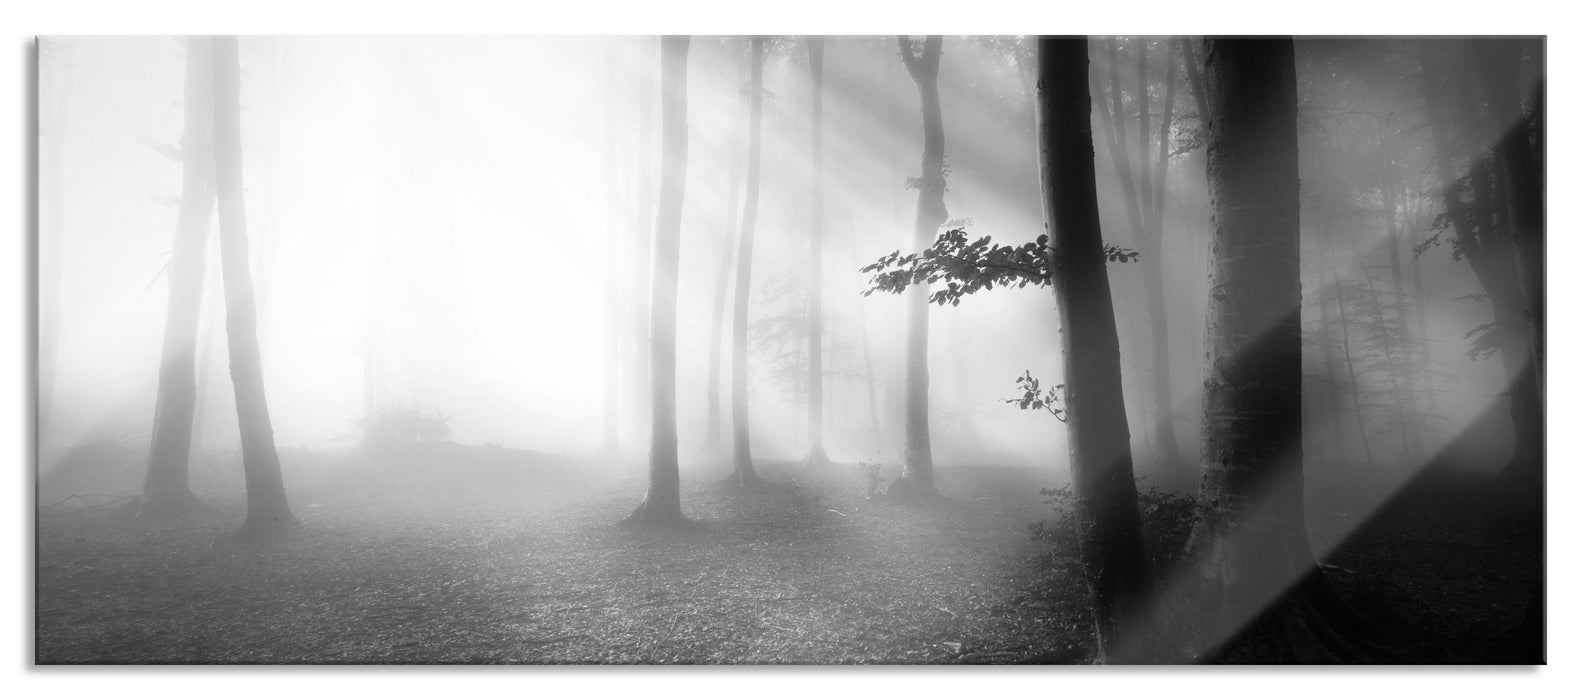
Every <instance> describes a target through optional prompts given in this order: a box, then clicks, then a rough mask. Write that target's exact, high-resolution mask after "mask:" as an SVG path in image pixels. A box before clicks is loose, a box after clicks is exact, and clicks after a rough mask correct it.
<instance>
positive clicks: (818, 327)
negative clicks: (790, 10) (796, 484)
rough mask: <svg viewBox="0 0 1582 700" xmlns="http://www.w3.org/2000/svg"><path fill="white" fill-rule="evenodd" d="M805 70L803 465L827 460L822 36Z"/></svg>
mask: <svg viewBox="0 0 1582 700" xmlns="http://www.w3.org/2000/svg"><path fill="white" fill-rule="evenodd" d="M807 62H808V73H809V74H810V75H811V76H812V83H813V95H812V98H811V99H810V100H809V101H810V102H811V104H812V107H811V109H812V111H813V115H812V119H813V129H812V136H811V139H810V141H811V143H809V148H810V149H811V152H812V154H813V166H812V173H811V176H810V182H809V188H810V189H811V190H812V192H811V195H812V196H811V199H812V205H811V211H810V212H809V219H810V223H809V231H808V263H807V265H808V288H807V353H808V362H807V434H808V448H807V457H806V458H804V460H803V464H804V465H806V466H813V467H816V466H823V465H826V464H829V456H828V455H826V454H824V342H823V330H824V329H823V326H824V313H823V307H822V305H823V301H824V300H823V293H822V286H821V285H822V284H823V270H822V268H823V263H824V260H823V257H824V146H823V139H824V39H823V38H822V37H816V36H810V37H808V38H807Z"/></svg>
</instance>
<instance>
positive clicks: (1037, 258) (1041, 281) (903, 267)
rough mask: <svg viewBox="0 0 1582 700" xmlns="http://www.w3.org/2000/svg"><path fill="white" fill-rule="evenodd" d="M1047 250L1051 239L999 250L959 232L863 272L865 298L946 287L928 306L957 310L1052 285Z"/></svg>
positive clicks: (1112, 257)
mask: <svg viewBox="0 0 1582 700" xmlns="http://www.w3.org/2000/svg"><path fill="white" fill-rule="evenodd" d="M1048 245H1049V236H1048V235H1041V236H1039V237H1038V240H1036V241H1030V242H1027V243H1023V244H1021V245H1018V246H1006V245H1000V244H998V243H994V242H993V241H991V240H990V239H989V237H988V236H983V237H981V238H978V239H977V240H969V239H968V238H967V231H966V229H965V228H964V227H962V226H955V227H952V228H950V229H949V230H947V231H945V232H944V233H942V234H940V235H939V238H937V239H935V240H934V243H933V245H931V246H929V247H928V248H926V249H924V250H923V251H922V252H919V253H908V254H906V255H902V254H901V251H899V250H895V251H891V252H890V253H889V254H888V255H885V256H883V257H881V258H879V259H878V260H877V261H875V262H873V263H871V264H869V265H867V266H865V267H863V268H862V272H865V273H870V274H872V275H873V277H872V279H870V280H869V283H868V289H866V290H864V291H863V293H862V294H863V296H868V295H871V294H873V293H874V292H885V293H889V294H899V293H901V292H903V291H906V288H907V287H909V286H912V285H916V284H934V283H936V282H940V281H943V282H945V286H944V287H943V288H940V289H936V290H934V291H933V293H932V294H930V295H929V297H928V301H929V303H931V304H938V305H940V306H944V305H945V304H946V303H949V304H950V305H951V306H958V305H960V304H961V299H962V297H965V296H967V295H970V294H974V293H976V292H978V291H980V290H987V289H994V287H995V285H999V286H1001V287H1010V286H1013V285H1014V286H1016V287H1018V288H1020V287H1026V286H1027V285H1029V284H1031V285H1033V286H1035V287H1043V286H1046V285H1048V284H1049V283H1050V281H1051V277H1050V272H1049V258H1048V256H1047V255H1045V250H1046V248H1047V247H1048ZM1104 255H1105V257H1106V258H1107V259H1108V260H1109V261H1110V262H1116V263H1125V262H1135V261H1136V260H1137V259H1138V257H1139V253H1138V252H1137V251H1135V250H1130V249H1127V248H1120V247H1118V246H1112V245H1106V246H1104Z"/></svg>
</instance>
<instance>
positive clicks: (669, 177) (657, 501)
mask: <svg viewBox="0 0 1582 700" xmlns="http://www.w3.org/2000/svg"><path fill="white" fill-rule="evenodd" d="M688 45H689V40H688V38H687V37H684V36H679V37H678V36H667V37H663V38H662V39H661V40H660V64H661V78H660V80H661V83H662V86H661V100H662V102H661V107H660V116H659V119H660V131H661V139H662V140H661V143H660V148H661V151H660V156H659V162H660V167H661V171H660V179H659V206H658V207H657V211H656V213H655V217H654V234H655V235H654V255H653V260H654V274H653V275H652V279H653V288H652V290H651V293H650V294H649V298H650V300H651V301H650V306H649V309H650V310H649V324H648V325H649V329H650V335H651V337H652V341H651V345H650V347H649V356H650V358H651V361H652V366H651V369H652V371H651V372H650V373H649V376H650V377H651V378H652V381H653V389H652V392H651V396H652V397H653V405H652V412H651V415H652V416H653V419H654V423H653V426H652V431H651V433H650V435H651V443H650V448H649V453H648V495H647V496H645V497H644V498H643V502H642V503H641V504H638V506H637V509H636V510H635V511H633V512H632V514H631V515H629V516H627V518H626V520H625V522H626V523H627V524H631V525H638V526H645V527H654V526H672V525H679V524H682V523H685V522H686V517H685V516H683V515H682V514H681V470H680V466H679V464H678V462H677V459H678V458H677V454H676V451H677V450H676V445H677V441H676V287H677V274H678V268H679V265H680V260H681V206H682V202H683V200H684V198H685V195H686V186H687V49H688Z"/></svg>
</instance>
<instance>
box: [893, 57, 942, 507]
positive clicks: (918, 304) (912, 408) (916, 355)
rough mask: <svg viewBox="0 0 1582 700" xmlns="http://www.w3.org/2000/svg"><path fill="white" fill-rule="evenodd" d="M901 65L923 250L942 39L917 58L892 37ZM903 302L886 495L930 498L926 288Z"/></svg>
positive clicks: (929, 237) (938, 202)
mask: <svg viewBox="0 0 1582 700" xmlns="http://www.w3.org/2000/svg"><path fill="white" fill-rule="evenodd" d="M897 40H898V42H899V44H900V48H901V63H902V65H904V66H906V73H907V75H909V76H911V78H912V82H913V83H914V84H916V85H917V92H918V96H919V100H920V102H921V104H922V110H923V162H922V173H921V174H920V175H919V176H918V178H917V180H916V181H915V184H916V186H917V214H916V218H915V220H914V226H913V228H912V245H913V247H914V249H916V250H922V249H924V248H927V247H928V246H929V244H931V243H932V242H933V240H934V236H935V235H936V234H938V233H939V227H940V226H942V225H944V223H945V220H946V219H947V218H948V217H949V216H950V214H949V213H948V212H947V210H946V209H945V125H944V121H943V118H942V117H941V116H940V109H939V55H940V50H941V46H942V44H943V38H942V37H939V36H929V37H927V38H925V39H923V49H922V52H921V53H917V52H915V51H914V50H913V47H912V41H911V39H909V38H907V37H904V36H902V37H897ZM906 294H907V297H906V301H905V304H906V319H907V328H906V355H905V366H906V386H905V393H906V406H905V413H906V423H905V427H906V438H905V440H906V442H905V448H904V450H903V454H902V466H901V477H900V478H899V479H897V480H896V481H895V483H893V484H891V485H890V487H889V488H888V489H886V491H885V493H886V495H887V496H896V497H900V496H902V495H903V494H909V495H917V496H921V497H924V498H932V497H934V496H936V495H937V494H938V491H937V490H936V489H935V488H934V451H933V447H932V445H931V444H930V441H929V432H928V296H929V293H928V285H927V284H919V285H913V288H912V289H911V290H910V291H908V292H907V293H906Z"/></svg>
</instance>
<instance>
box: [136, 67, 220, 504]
mask: <svg viewBox="0 0 1582 700" xmlns="http://www.w3.org/2000/svg"><path fill="white" fill-rule="evenodd" d="M212 44H213V42H212V40H211V39H209V38H207V37H190V38H189V39H187V78H186V88H185V94H184V96H183V98H182V102H183V104H182V113H183V118H184V120H185V124H184V125H183V126H182V135H181V161H182V162H181V207H180V209H179V210H178V212H177V214H176V240H175V243H174V244H172V246H171V251H170V263H169V265H168V267H167V268H166V274H167V278H168V279H169V280H170V298H169V301H168V302H167V303H166V305H165V338H164V348H163V351H162V353H161V356H160V362H159V388H158V393H157V398H156V399H155V404H154V427H153V433H152V440H151V442H150V445H149V451H148V475H147V477H146V478H145V479H144V481H143V498H142V504H141V507H140V508H139V511H138V517H147V518H160V517H166V516H170V515H177V514H180V513H184V512H189V511H194V510H199V509H201V508H203V504H202V503H200V502H199V501H198V499H197V497H195V496H193V495H192V488H191V486H190V485H189V483H188V466H189V465H188V461H189V460H190V459H191V455H192V428H193V418H194V416H195V415H196V404H197V395H198V387H197V373H196V370H197V367H196V357H197V339H198V317H199V315H200V312H201V310H202V308H203V286H204V285H203V277H204V263H205V262H206V259H207V257H208V251H207V249H208V238H209V218H210V216H211V215H212V214H213V212H214V197H215V195H214V151H213V149H212V146H211V144H212V140H211V137H210V132H211V129H213V127H214V117H213V113H214V103H215V100H214V56H213V55H212Z"/></svg>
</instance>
